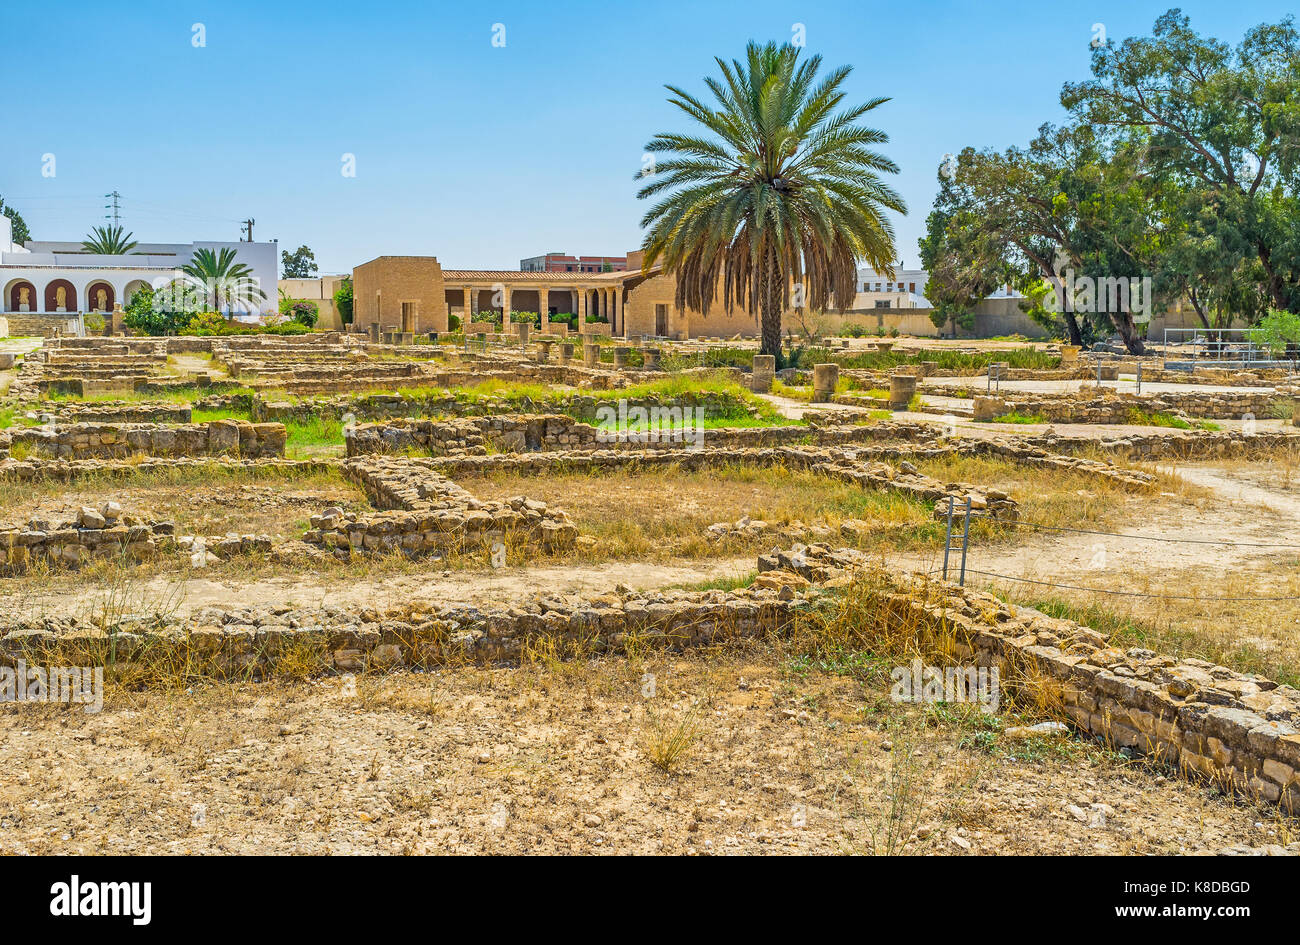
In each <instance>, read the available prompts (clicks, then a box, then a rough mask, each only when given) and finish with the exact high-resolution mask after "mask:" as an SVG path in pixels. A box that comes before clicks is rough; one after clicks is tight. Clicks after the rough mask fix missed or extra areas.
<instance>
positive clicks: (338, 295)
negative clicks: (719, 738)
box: [334, 276, 352, 325]
mask: <svg viewBox="0 0 1300 945" xmlns="http://www.w3.org/2000/svg"><path fill="white" fill-rule="evenodd" d="M334 307H335V308H336V309H338V313H339V320H340V321H341V322H342V323H343V324H344V325H351V324H352V277H351V276H348V277H347V278H345V279H344V280H343V281H342V282H340V283H339V287H338V288H337V289H335V290H334Z"/></svg>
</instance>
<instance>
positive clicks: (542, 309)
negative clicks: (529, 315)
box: [537, 285, 551, 333]
mask: <svg viewBox="0 0 1300 945" xmlns="http://www.w3.org/2000/svg"><path fill="white" fill-rule="evenodd" d="M550 307H551V287H550V286H547V285H543V286H538V287H537V317H538V319H539V322H538V324H539V326H540V327H541V331H542V332H543V333H545V332H546V329H547V328H549V327H550V324H551V317H550V316H551V313H550Z"/></svg>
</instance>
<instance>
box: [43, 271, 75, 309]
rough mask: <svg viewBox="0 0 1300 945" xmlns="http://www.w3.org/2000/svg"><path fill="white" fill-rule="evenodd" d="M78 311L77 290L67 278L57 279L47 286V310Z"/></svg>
mask: <svg viewBox="0 0 1300 945" xmlns="http://www.w3.org/2000/svg"><path fill="white" fill-rule="evenodd" d="M60 310H62V311H64V312H75V311H77V290H76V289H74V288H73V287H72V283H71V282H69V281H68V280H67V279H55V280H54V281H53V282H51V283H50V284H49V285H47V286H46V287H45V311H47V312H57V311H60Z"/></svg>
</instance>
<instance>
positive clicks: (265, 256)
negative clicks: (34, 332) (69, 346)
mask: <svg viewBox="0 0 1300 945" xmlns="http://www.w3.org/2000/svg"><path fill="white" fill-rule="evenodd" d="M227 248H228V249H233V250H234V251H235V258H236V260H237V261H238V262H241V263H243V264H244V265H246V266H248V267H249V269H251V270H252V275H253V279H255V280H256V282H257V285H258V287H259V288H260V289H261V290H262V291H263V292H265V293H266V298H265V299H263V300H262V301H261V303H260V305H259V306H258V308H259V309H260V311H261V312H263V313H268V312H274V311H276V309H277V306H278V288H279V275H280V258H279V245H278V244H277V243H242V242H235V243H215V242H205V243H140V244H139V245H137V246H136V247H135V249H134V250H133V251H132V252H131V253H130V254H129V255H126V256H102V255H98V254H95V253H88V252H86V251H85V250H84V249H83V248H82V246H81V243H80V242H47V241H40V240H30V241H28V242H27V243H26V244H25V245H19V244H17V243H15V242H14V241H13V228H12V224H11V222H10V220H9V218H8V217H6V216H0V315H3V314H10V313H14V314H16V313H24V314H31V315H38V314H39V315H44V314H49V315H54V314H63V315H75V314H76V313H86V312H97V311H98V312H111V311H112V310H113V307H114V306H115V305H119V304H120V305H122V306H125V305H126V303H127V302H129V301H130V300H131V297H132V296H133V295H135V293H136V292H137V291H138V290H139V289H140V287H141V286H144V285H150V286H154V287H155V288H157V287H160V286H163V285H166V284H168V283H169V282H172V281H174V280H175V279H178V278H180V277H181V275H182V273H181V271H180V268H181V266H184V265H186V264H187V263H188V262H189V261H190V260H191V259H193V258H194V253H195V251H197V250H199V249H210V250H212V251H213V252H215V253H220V251H221V250H222V249H227Z"/></svg>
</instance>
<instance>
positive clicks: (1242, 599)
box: [926, 568, 1300, 604]
mask: <svg viewBox="0 0 1300 945" xmlns="http://www.w3.org/2000/svg"><path fill="white" fill-rule="evenodd" d="M940 570H941V569H940V568H935V569H934V570H932V571H928V572H926V573H927V574H938V573H940ZM966 573H967V574H983V575H984V576H985V577H993V578H999V579H1001V580H1003V581H1019V582H1021V583H1022V584H1037V585H1040V586H1042V587H1058V588H1063V589H1065V590H1071V591H1090V592H1092V593H1093V594H1111V595H1114V596H1116V597H1145V598H1150V599H1152V600H1190V601H1198V602H1203V603H1238V604H1240V603H1249V602H1252V601H1255V602H1259V603H1267V602H1277V601H1290V600H1300V596H1291V597H1199V596H1196V595H1180V594H1145V593H1143V592H1142V591H1116V590H1111V589H1109V588H1105V587H1085V586H1083V585H1080V584H1058V583H1056V582H1054V581H1036V580H1034V579H1033V578H1021V577H1012V576H1011V575H1010V574H998V573H997V572H996V571H980V570H978V569H976V568H967V569H966Z"/></svg>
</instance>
